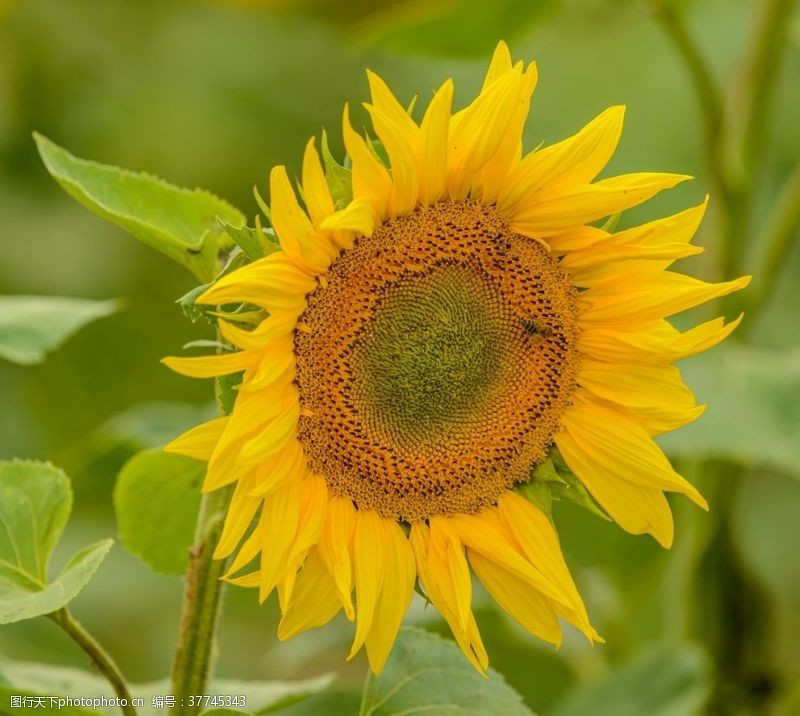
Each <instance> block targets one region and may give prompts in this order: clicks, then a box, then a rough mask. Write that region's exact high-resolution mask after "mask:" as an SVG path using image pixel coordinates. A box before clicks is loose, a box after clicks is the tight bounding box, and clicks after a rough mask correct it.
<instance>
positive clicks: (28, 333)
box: [0, 296, 120, 365]
mask: <svg viewBox="0 0 800 716" xmlns="http://www.w3.org/2000/svg"><path fill="white" fill-rule="evenodd" d="M119 307H120V304H119V302H118V301H90V300H89V299H86V298H62V297H59V296H0V357H2V358H6V359H8V360H10V361H13V362H14V363H20V364H22V365H31V364H33V363H41V362H42V361H43V360H44V357H45V354H46V353H47V352H48V351H52V350H55V349H56V348H58V346H60V345H61V344H62V343H63V342H64V341H65V340H66V339H67V338H69V336H70V335H72V334H73V333H75V332H76V331H78V330H80V329H81V328H82V327H83V326H85V325H86V324H87V323H91V322H92V321H94V320H96V319H98V318H103V317H104V316H108V315H110V314H112V313H114V312H116V311H118V310H119Z"/></svg>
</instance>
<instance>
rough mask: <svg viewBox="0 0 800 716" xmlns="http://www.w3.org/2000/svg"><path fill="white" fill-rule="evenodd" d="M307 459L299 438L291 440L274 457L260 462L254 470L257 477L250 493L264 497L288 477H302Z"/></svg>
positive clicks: (253, 495) (252, 495)
mask: <svg viewBox="0 0 800 716" xmlns="http://www.w3.org/2000/svg"><path fill="white" fill-rule="evenodd" d="M305 468H306V459H305V454H304V453H303V447H302V445H301V444H300V442H299V441H297V440H289V441H288V442H287V443H286V445H285V446H284V447H283V448H282V449H281V451H280V452H278V453H276V454H275V456H274V457H272V458H270V459H269V460H265V461H264V462H262V463H260V464H259V465H258V466H257V467H256V468H255V470H254V472H255V476H256V479H255V480H254V481H253V486H252V487H251V489H250V492H249V493H248V494H249V495H250V496H251V497H262V496H264V495H266V494H267V493H269V492H272V490H274V489H275V488H276V487H278V485H280V484H281V483H282V482H283V481H284V480H287V479H293V478H296V479H300V478H301V477H302V475H303V474H305Z"/></svg>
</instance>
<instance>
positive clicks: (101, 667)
mask: <svg viewBox="0 0 800 716" xmlns="http://www.w3.org/2000/svg"><path fill="white" fill-rule="evenodd" d="M48 617H49V618H50V619H51V620H52V621H53V622H55V623H56V624H58V626H59V627H61V629H62V630H63V631H64V632H65V633H66V634H67V635H69V637H70V638H71V639H72V640H73V641H74V642H75V643H76V644H77V645H78V646H79V647H80V648H81V649H83V651H84V652H85V653H86V654H87V655H88V657H89V658H90V659H91V660H92V664H93V665H94V667H95V668H96V669H97V670H98V671H99V672H100V673H101V674H102V675H103V676H105V677H106V679H108V682H109V683H110V684H111V686H112V688H113V689H114V693H115V694H116V695H117V696H118V697H119V698H120V699H124V702H125V704H126V705H125V706H120V709H121V710H122V713H123V714H125V716H137V713H136V709H135V708H134V707H133V705H132V699H131V694H130V692H129V691H128V686H127V684H126V683H125V677H124V676H123V675H122V672H121V671H120V670H119V667H118V666H117V665H116V663H115V662H114V660H113V659H112V658H111V656H110V655H109V654H108V652H107V651H106V650H105V649H103V647H102V646H101V645H100V643H99V642H98V641H97V640H96V639H95V638H94V637H93V636H92V635H91V634H90V633H89V632H88V631H86V629H85V627H84V626H83V625H82V624H81V623H80V622H79V621H78V620H77V619H75V617H73V616H72V614H70V612H69V611H68V610H67V608H66V607H63V608H61V609H59V610H58V611H56V612H53V613H52V614H48Z"/></svg>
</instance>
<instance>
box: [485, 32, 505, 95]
mask: <svg viewBox="0 0 800 716" xmlns="http://www.w3.org/2000/svg"><path fill="white" fill-rule="evenodd" d="M511 67H512V64H511V52H510V51H509V49H508V45H507V44H506V43H505V42H504V41H503V40H500V42H498V43H497V46H496V47H495V48H494V53H493V54H492V61H491V62H490V63H489V69H488V70H487V71H486V78H485V79H484V80H483V87H481V92H485V91H486V90H487V89H488V87H489V86H490V85H491V84H492V83H493V82H494V81H495V80H497V79H498V78H499V77H500V76H501V75H504V74H506V73H507V72H508V71H509V70H511Z"/></svg>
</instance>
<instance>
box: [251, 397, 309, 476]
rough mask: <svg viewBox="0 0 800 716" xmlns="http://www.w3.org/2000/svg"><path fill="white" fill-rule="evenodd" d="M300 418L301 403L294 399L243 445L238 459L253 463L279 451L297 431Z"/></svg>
mask: <svg viewBox="0 0 800 716" xmlns="http://www.w3.org/2000/svg"><path fill="white" fill-rule="evenodd" d="M299 418H300V403H298V402H296V401H292V402H291V403H290V404H289V405H287V406H286V407H285V409H284V410H283V411H282V412H281V413H280V414H279V415H277V416H276V417H275V418H273V419H272V420H271V421H270V422H269V423H268V424H267V425H266V426H265V427H264V428H262V429H261V430H260V431H259V432H258V433H256V434H255V435H254V436H253V437H252V438H250V439H249V440H248V441H247V442H246V443H245V444H244V445H243V446H242V449H241V451H240V452H239V457H238V459H239V460H241V461H242V462H243V463H245V464H252V463H255V462H258V461H259V460H263V459H265V458H267V457H269V456H271V455H274V454H275V453H277V452H279V451H280V450H281V449H282V448H283V447H284V446H285V445H286V443H287V442H288V441H289V440H291V439H292V438H293V437H294V435H295V434H296V433H297V421H298V419H299Z"/></svg>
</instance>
